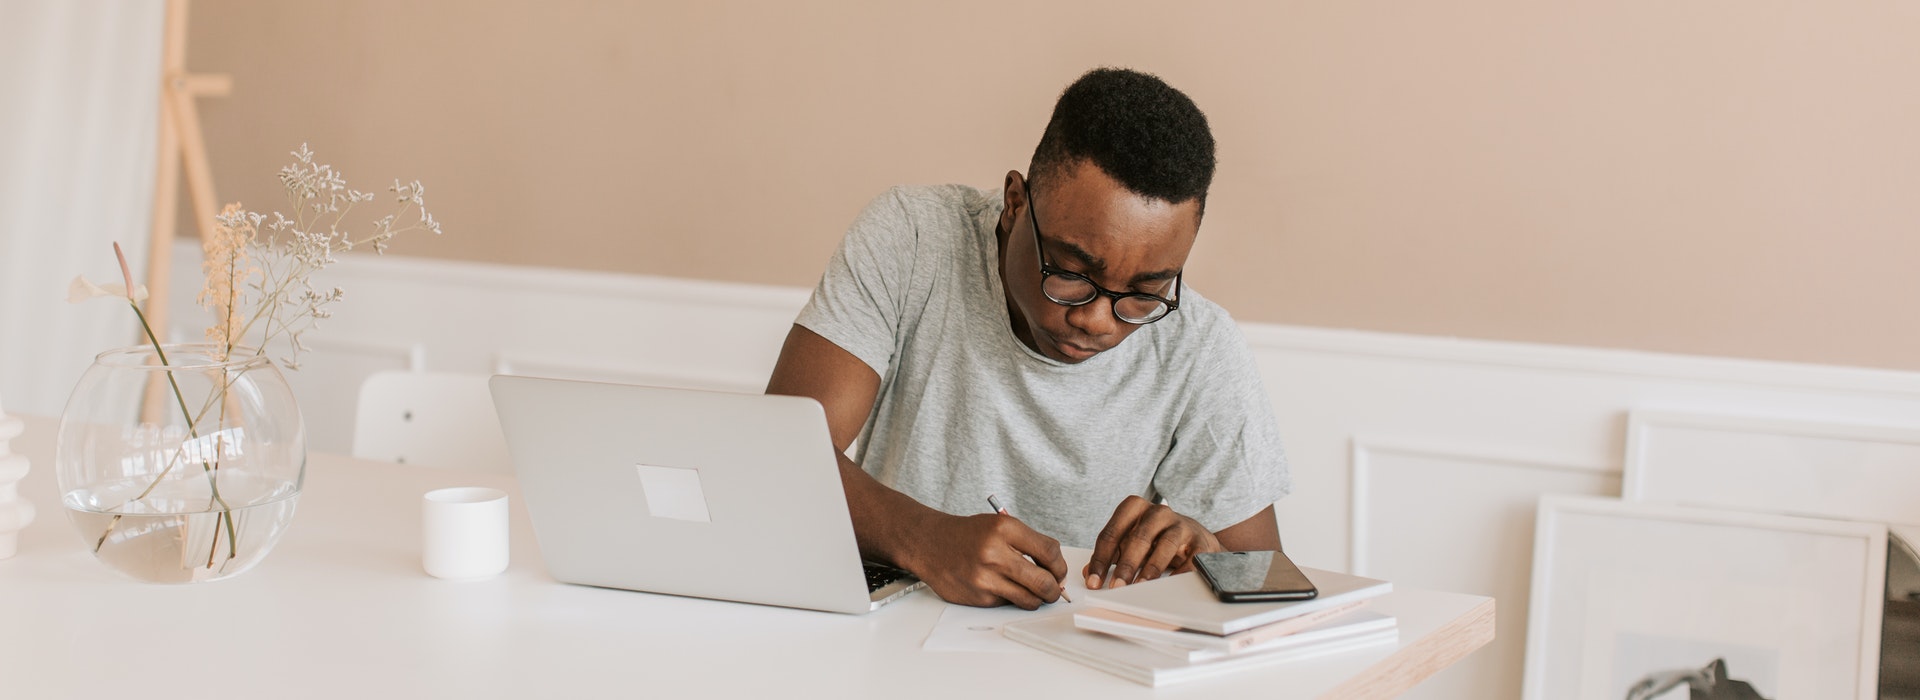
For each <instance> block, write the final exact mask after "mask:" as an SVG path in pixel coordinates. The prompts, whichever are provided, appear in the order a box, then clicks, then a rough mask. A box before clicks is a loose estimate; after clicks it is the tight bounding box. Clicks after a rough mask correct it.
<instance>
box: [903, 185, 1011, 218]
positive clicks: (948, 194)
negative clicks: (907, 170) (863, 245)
mask: <svg viewBox="0 0 1920 700" xmlns="http://www.w3.org/2000/svg"><path fill="white" fill-rule="evenodd" d="M997 204H999V199H998V197H997V196H995V193H994V192H989V191H987V190H982V189H979V188H976V187H971V186H968V185H894V186H893V187H890V188H887V191H886V192H883V193H881V195H880V196H879V197H876V198H875V199H874V205H873V206H875V207H886V208H890V209H893V210H894V211H895V212H896V213H897V214H899V215H901V216H905V217H907V218H909V219H912V220H914V221H915V222H922V221H928V222H931V221H965V222H969V223H970V222H971V221H972V220H973V219H974V218H975V217H977V216H978V215H979V214H980V213H981V212H984V211H987V210H989V209H991V208H992V207H993V206H995V205H997Z"/></svg>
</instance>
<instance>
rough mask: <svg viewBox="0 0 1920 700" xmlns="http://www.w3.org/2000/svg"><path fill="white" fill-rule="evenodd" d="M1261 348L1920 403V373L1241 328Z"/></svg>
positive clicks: (1295, 328)
mask: <svg viewBox="0 0 1920 700" xmlns="http://www.w3.org/2000/svg"><path fill="white" fill-rule="evenodd" d="M1241 330H1242V332H1243V333H1244V334H1245V335H1246V337H1247V343H1248V344H1249V345H1252V346H1253V347H1255V348H1270V349H1274V350H1286V351H1290V352H1316V353H1325V354H1330V355H1341V356H1349V357H1379V358H1388V359H1401V360H1419V361H1425V362H1436V363H1451V364H1459V365H1478V366H1487V367H1498V368H1502V369H1536V370H1546V371H1550V372H1581V373H1589V374H1598V375H1614V376H1621V377H1635V378H1646V379H1676V380H1685V381H1705V382H1715V383H1737V384H1750V385H1753V386H1756V387H1766V388H1778V389H1812V390H1815V391H1820V392H1826V393H1838V392H1844V393H1857V394H1861V395H1865V396H1892V397H1899V398H1908V399H1920V372H1903V371H1898V370H1886V369H1874V368H1866V367H1843V366H1833V365H1814V364H1800V363H1792V362H1774V361H1768V360H1752V359H1744V358H1730V357H1707V356H1700V355H1676V354H1667V353H1655V352H1643V351H1638V350H1615V349H1606V348H1588V347H1575V346H1566V345H1544V344H1538V343H1519V342H1511V341H1497V340H1475V339H1469V338H1450V337H1440V336H1418V335H1405V334H1398V333H1381V332H1375V331H1359V330H1345V329H1336V328H1313V327H1307V326H1286V325H1278V324H1265V323H1242V324H1241Z"/></svg>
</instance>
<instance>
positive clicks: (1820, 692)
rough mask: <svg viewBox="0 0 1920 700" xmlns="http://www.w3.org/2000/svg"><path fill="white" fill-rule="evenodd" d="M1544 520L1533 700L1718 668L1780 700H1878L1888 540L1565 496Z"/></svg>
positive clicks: (1531, 656)
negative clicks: (1813, 699)
mask: <svg viewBox="0 0 1920 700" xmlns="http://www.w3.org/2000/svg"><path fill="white" fill-rule="evenodd" d="M1538 517H1539V520H1538V524H1537V528H1536V532H1535V538H1534V559H1533V590H1532V595H1531V600H1530V603H1531V606H1530V610H1529V615H1530V617H1529V620H1528V625H1527V657H1526V658H1527V662H1526V672H1525V677H1524V680H1523V686H1522V687H1523V697H1525V698H1526V699H1527V700H1575V699H1578V700H1621V698H1626V697H1628V694H1627V691H1628V689H1629V688H1631V687H1632V686H1633V685H1635V684H1636V683H1639V682H1643V681H1647V680H1649V679H1654V678H1656V677H1657V676H1658V675H1659V674H1669V673H1673V672H1685V671H1689V670H1695V669H1702V668H1706V667H1708V666H1709V665H1711V664H1712V663H1713V661H1714V660H1715V659H1719V660H1721V662H1722V663H1723V664H1724V668H1725V672H1726V674H1727V677H1728V678H1731V679H1735V680H1738V681H1741V682H1746V683H1749V684H1751V685H1752V686H1753V688H1754V690H1756V691H1758V692H1759V693H1760V694H1761V696H1762V697H1764V698H1767V699H1768V700H1786V699H1788V698H1803V697H1820V698H1857V699H1858V700H1872V699H1873V698H1875V697H1876V696H1877V694H1878V692H1879V654H1880V623H1881V606H1882V601H1881V598H1882V586H1883V585H1884V581H1885V571H1886V551H1887V549H1886V546H1887V529H1886V526H1885V525H1883V524H1879V523H1863V522H1850V521H1839V520H1824V519H1812V518H1798V517H1790V516H1780V515H1769V514H1760V513H1745V512H1736V511H1726V510H1711V509H1702V508H1690V507H1685V506H1675V505H1665V504H1647V503H1629V502H1625V501H1619V500H1614V499H1606V498H1590V497H1566V496H1548V497H1544V498H1542V499H1541V500H1540V506H1539V516H1538ZM1667 679H1668V680H1671V676H1667ZM1646 697H1648V698H1658V699H1659V700H1665V699H1666V698H1670V697H1679V698H1685V697H1688V696H1687V695H1686V693H1685V692H1684V691H1681V692H1679V693H1678V694H1674V693H1671V692H1668V693H1659V694H1651V695H1647V696H1646Z"/></svg>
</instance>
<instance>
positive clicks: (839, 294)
mask: <svg viewBox="0 0 1920 700" xmlns="http://www.w3.org/2000/svg"><path fill="white" fill-rule="evenodd" d="M917 240H918V235H917V232H916V230H915V227H914V225H913V221H912V219H911V218H910V217H908V216H907V210H906V207H905V206H904V204H903V203H902V202H901V201H900V191H899V188H894V189H892V190H888V191H887V192H886V193H885V194H882V195H880V196H879V197H876V198H874V200H873V201H872V202H870V203H868V204H867V208H866V209H865V210H863V211H861V212H860V215H859V216H858V217H855V218H854V220H853V225H852V226H849V227H848V228H847V234H846V236H845V237H844V238H842V239H841V240H840V248H839V249H838V250H836V251H834V254H833V259H832V260H830V261H828V263H827V269H826V272H824V273H822V274H821V275H820V284H819V285H818V286H816V287H814V289H813V296H812V298H810V299H808V300H807V305H806V306H805V307H802V308H801V309H800V316H799V317H798V318H797V319H795V321H794V322H795V323H798V324H800V325H802V326H805V327H806V328H807V329H808V330H811V331H813V332H815V333H818V334H820V337H823V338H826V339H827V340H828V341H829V342H832V343H833V344H834V345H838V346H840V348H841V349H843V350H846V351H847V352H849V353H852V354H853V356H854V357H858V358H860V361H861V362H865V363H867V366H868V367H872V368H873V371H874V373H876V374H879V375H880V376H882V377H885V376H886V374H887V368H888V366H890V365H891V364H892V361H893V353H894V348H896V347H898V342H897V338H898V337H899V333H900V330H901V329H900V319H901V311H902V309H904V308H905V304H906V298H907V291H908V284H909V282H910V281H911V271H912V270H913V264H914V253H915V249H916V248H917Z"/></svg>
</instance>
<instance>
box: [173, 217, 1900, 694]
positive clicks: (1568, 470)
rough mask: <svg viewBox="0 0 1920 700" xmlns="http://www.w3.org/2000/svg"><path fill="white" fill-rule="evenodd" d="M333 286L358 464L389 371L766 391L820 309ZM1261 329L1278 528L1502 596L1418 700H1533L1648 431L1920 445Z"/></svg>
mask: <svg viewBox="0 0 1920 700" xmlns="http://www.w3.org/2000/svg"><path fill="white" fill-rule="evenodd" d="M199 259H200V257H199V252H198V250H197V248H194V247H193V246H192V243H191V242H183V244H182V247H181V248H180V249H179V250H177V251H176V254H175V256H174V261H175V263H174V264H175V268H174V270H175V272H174V276H175V279H178V280H194V279H199V274H200V273H199ZM822 262H824V261H822ZM326 282H327V284H329V285H331V284H338V285H340V286H342V287H344V288H345V289H346V290H347V298H346V300H345V301H343V302H341V303H340V304H339V305H338V306H337V307H336V308H335V312H336V314H335V317H334V318H333V319H330V320H329V321H328V322H327V325H326V326H325V327H323V328H321V329H319V330H318V331H316V332H315V333H314V334H312V335H311V336H309V337H311V338H313V339H314V341H315V343H323V342H325V341H323V340H321V339H322V338H334V339H339V340H341V341H342V342H346V343H350V344H360V345H359V347H363V348H365V347H382V348H388V349H389V350H392V349H397V348H408V349H409V350H408V351H407V352H406V353H398V354H396V353H394V352H387V353H386V354H381V353H379V352H374V353H372V354H367V353H360V354H357V355H356V354H353V353H344V355H345V359H341V358H342V355H343V354H342V353H340V352H338V348H336V352H335V353H334V354H332V355H328V356H324V357H323V356H319V355H316V356H314V357H312V358H310V360H309V361H308V362H307V363H306V365H307V366H306V368H305V369H303V370H302V371H301V380H302V384H301V385H299V386H298V387H296V388H298V389H301V390H302V392H303V393H302V395H301V401H302V404H303V407H304V408H305V410H306V411H307V412H308V413H307V415H308V416H309V418H308V420H309V425H310V426H313V428H314V429H313V431H312V434H313V436H314V446H315V449H328V450H332V449H339V450H341V451H344V450H345V447H344V446H345V445H349V444H351V436H350V435H344V434H338V431H337V428H336V427H335V426H339V425H351V423H352V421H351V415H350V410H351V408H350V407H351V406H352V405H353V404H352V403H351V402H345V403H342V402H341V401H340V400H339V398H340V397H339V396H331V397H329V396H325V394H327V393H328V392H335V393H342V394H343V393H344V392H346V391H347V390H348V388H349V387H351V388H352V389H353V390H355V391H357V387H358V386H359V381H360V380H361V379H362V378H364V376H365V375H366V374H367V373H369V372H370V371H371V370H372V369H375V368H378V369H386V368H389V367H391V366H393V365H395V364H399V363H401V362H403V360H402V359H401V358H402V356H403V355H404V356H405V357H407V358H412V359H410V360H406V361H407V362H411V363H412V366H413V367H414V368H415V369H420V370H427V371H437V372H468V373H474V374H492V373H496V372H511V373H524V374H542V375H547V376H562V377H573V378H587V379H610V380H615V381H640V382H649V383H658V384H669V385H675V386H689V387H701V388H718V389H727V390H735V391H758V390H759V389H760V388H761V387H762V386H764V382H765V381H766V377H767V375H768V374H769V373H770V372H771V370H772V368H773V363H774V360H775V359H776V358H777V357H778V356H779V351H780V346H781V343H782V342H783V340H784V339H785V337H786V334H787V330H788V328H789V327H790V326H791V324H792V322H793V318H794V316H795V314H797V313H798V311H799V309H800V307H801V306H802V305H803V304H805V302H806V299H807V294H808V291H809V290H807V289H804V288H794V287H766V286H756V285H745V284H728V283H719V282H710V281H699V280H682V279H671V278H660V277H645V276H635V275H614V274H606V273H592V272H575V271H565V270H549V269H537V268H524V267H513V266H505V265H489V264H475V263H458V262H448V261H436V260H420V259H408V258H399V257H386V258H375V257H368V256H363V255H343V256H342V258H341V262H340V263H339V264H338V265H336V266H335V267H334V268H333V269H332V270H329V275H328V279H327V281H326ZM193 291H194V290H191V289H175V290H174V291H173V294H174V299H173V304H174V308H175V309H178V310H180V311H177V312H176V313H181V314H185V313H187V312H189V311H190V310H191V309H192V306H193V304H192V294H193ZM183 318H184V317H183ZM191 326H192V324H191V323H187V322H184V321H183V326H182V327H183V328H187V327H191ZM1242 329H1243V330H1244V331H1245V334H1246V337H1247V340H1248V343H1249V344H1250V346H1251V347H1252V349H1253V353H1254V358H1255V361H1256V362H1257V363H1258V365H1259V368H1260V372H1261V375H1262V380H1263V382H1264V384H1265V387H1266V390H1267V392H1268V394H1269V395H1270V396H1271V397H1272V398H1273V403H1274V411H1275V415H1276V417H1277V418H1278V420H1279V422H1280V429H1281V434H1282V436H1283V438H1284V439H1285V440H1286V444H1287V450H1288V457H1289V462H1290V464H1291V465H1292V469H1293V475H1294V493H1293V495H1291V496H1289V497H1287V498H1286V499H1285V500H1284V501H1283V502H1281V503H1280V504H1279V514H1280V526H1281V532H1282V535H1283V537H1284V539H1285V541H1286V544H1287V550H1288V552H1289V553H1290V554H1291V555H1292V556H1293V557H1294V559H1296V560H1298V561H1299V562H1301V563H1302V564H1305V565H1308V566H1315V567H1321V568H1328V569H1338V570H1351V569H1352V568H1354V567H1363V568H1365V569H1366V570H1368V571H1370V572H1374V573H1376V574H1380V575H1385V576H1388V577H1389V578H1394V579H1396V580H1398V581H1403V582H1404V583H1405V585H1410V586H1430V587H1435V588H1445V589H1451V590H1461V591H1467V592H1475V593H1482V594H1492V595H1494V596H1495V597H1496V598H1497V599H1498V604H1499V609H1500V625H1499V630H1500V631H1499V634H1500V638H1499V639H1497V640H1496V642H1495V645H1496V646H1495V647H1494V648H1493V649H1490V650H1488V651H1483V652H1481V653H1480V654H1479V655H1477V656H1475V657H1473V658H1470V659H1469V661H1468V662H1467V663H1466V664H1465V665H1463V666H1462V667H1461V670H1459V671H1455V672H1450V673H1451V675H1449V676H1443V677H1441V678H1437V679H1435V680H1434V681H1432V682H1430V684H1429V685H1430V686H1431V687H1432V688H1433V690H1431V691H1429V690H1426V689H1424V688H1423V689H1421V690H1420V691H1419V692H1421V693H1433V694H1435V695H1433V696H1445V697H1471V698H1475V700H1478V699H1479V698H1517V697H1518V694H1517V689H1518V687H1519V686H1518V684H1519V681H1520V679H1519V666H1518V665H1516V664H1515V663H1514V658H1513V657H1512V655H1511V654H1512V652H1511V650H1512V649H1513V648H1515V646H1514V645H1518V644H1522V643H1523V642H1524V640H1523V639H1521V636H1522V635H1521V633H1520V632H1519V631H1518V630H1521V629H1524V624H1525V616H1524V611H1525V608H1526V594H1527V590H1528V577H1529V573H1530V572H1529V570H1528V568H1527V560H1528V558H1529V556H1530V554H1529V553H1528V551H1527V549H1526V547H1525V546H1523V544H1524V542H1525V541H1526V540H1527V538H1529V537H1530V536H1531V533H1532V527H1531V525H1530V524H1529V522H1530V520H1529V518H1530V517H1531V516H1530V515H1529V513H1530V512H1531V499H1534V498H1536V497H1537V496H1538V495H1541V494H1549V493H1566V494H1593V493H1607V494H1612V493H1617V492H1618V488H1619V481H1618V479H1619V477H1620V473H1621V468H1622V464H1623V462H1624V460H1625V452H1626V442H1627V416H1628V415H1629V413H1631V412H1634V411H1647V410H1654V411H1674V412H1694V413H1719V414H1750V415H1774V416H1793V417H1797V418H1801V419H1807V420H1818V421H1825V422H1831V423H1863V424H1872V425H1882V426H1904V427H1912V428H1920V373H1914V372H1892V371H1883V370H1869V369H1859V368H1845V367H1821V366H1812V365H1797V364H1786V363H1777V362H1759V361H1751V360H1737V359H1727V358H1711V357H1684V356H1674V355H1659V354H1652V353H1641V352H1627V351H1618V350H1600V349H1590V348H1569V347H1554V346H1542V345H1527V344H1520V343H1504V342H1492V341H1476V340H1459V339H1450V338H1436V337H1421V336H1407V335H1396V334H1387V333H1373V332H1362V331H1345V330H1332V329H1321V328H1302V327H1292V326H1277V325H1266V324H1254V323H1248V324H1243V325H1242ZM182 335H185V336H189V337H197V336H198V332H197V331H194V332H183V333H182ZM408 353H411V354H408ZM309 382H311V383H309ZM312 386H317V387H322V388H311V389H309V388H308V387H312ZM322 414H325V415H322ZM335 414H338V415H335ZM1356 436H1391V442H1369V441H1367V440H1361V442H1360V443H1359V445H1361V446H1364V447H1365V449H1359V448H1358V447H1356V442H1355V440H1356ZM334 445H340V446H342V447H338V448H335V447H332V446H334ZM1436 445H1437V446H1467V447H1465V448H1457V447H1456V448H1434V447H1432V446H1436ZM1408 446H1414V447H1408ZM1909 488H1910V487H1909V486H1908V485H1906V484H1904V483H1903V484H1891V485H1889V490H1891V491H1893V492H1894V494H1895V495H1894V496H1893V497H1900V498H1907V499H1908V501H1909V502H1916V503H1920V493H1913V494H1907V493H1905V492H1906V491H1907V490H1909ZM1516 512H1517V513H1519V515H1517V516H1516V515H1515V513H1516Z"/></svg>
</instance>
